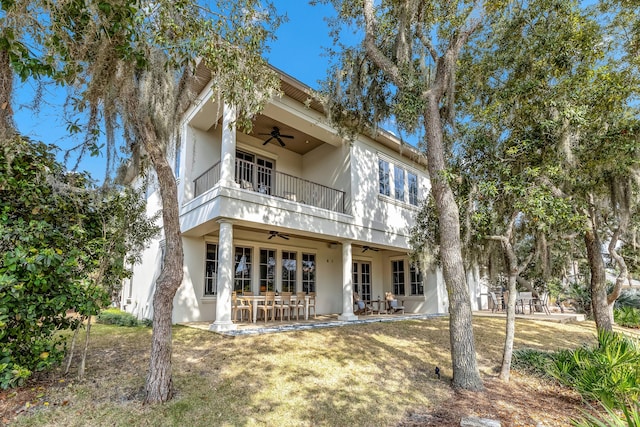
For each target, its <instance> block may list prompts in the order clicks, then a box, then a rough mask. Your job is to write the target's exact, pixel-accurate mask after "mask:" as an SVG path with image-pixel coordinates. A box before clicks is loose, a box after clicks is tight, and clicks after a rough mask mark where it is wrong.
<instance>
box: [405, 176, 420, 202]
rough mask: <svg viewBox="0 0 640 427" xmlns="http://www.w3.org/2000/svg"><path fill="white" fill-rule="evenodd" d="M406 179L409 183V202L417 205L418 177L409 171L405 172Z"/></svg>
mask: <svg viewBox="0 0 640 427" xmlns="http://www.w3.org/2000/svg"><path fill="white" fill-rule="evenodd" d="M407 181H408V183H409V203H411V204H412V205H414V206H418V177H417V176H416V175H415V174H413V173H411V172H408V173H407Z"/></svg>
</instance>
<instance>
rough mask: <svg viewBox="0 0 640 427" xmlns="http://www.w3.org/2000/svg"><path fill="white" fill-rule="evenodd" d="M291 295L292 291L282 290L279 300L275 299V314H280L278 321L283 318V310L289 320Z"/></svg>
mask: <svg viewBox="0 0 640 427" xmlns="http://www.w3.org/2000/svg"><path fill="white" fill-rule="evenodd" d="M291 295H293V292H283V293H282V297H281V299H280V301H276V303H275V305H274V310H275V315H276V317H278V315H280V321H281V322H282V321H283V320H284V312H285V311H286V312H287V317H288V319H289V320H291Z"/></svg>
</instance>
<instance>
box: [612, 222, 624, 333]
mask: <svg viewBox="0 0 640 427" xmlns="http://www.w3.org/2000/svg"><path fill="white" fill-rule="evenodd" d="M627 225H628V221H627V220H626V218H623V219H621V220H620V225H619V226H618V228H617V229H616V230H615V231H614V233H613V236H611V241H610V242H609V255H611V258H612V259H613V260H614V261H615V262H616V263H617V264H618V269H619V272H618V276H617V277H616V283H615V285H614V287H613V290H612V291H611V293H610V294H609V295H607V305H608V310H607V311H608V314H609V319H610V321H611V324H614V323H615V321H614V320H613V305H614V304H615V302H616V300H617V299H618V297H619V296H620V294H621V293H622V286H623V285H624V282H625V281H626V280H627V278H628V276H629V268H628V267H627V263H626V262H625V260H624V258H623V257H622V255H620V254H619V253H618V251H617V249H616V246H617V245H618V241H619V239H620V235H622V233H623V232H624V231H626V228H627Z"/></svg>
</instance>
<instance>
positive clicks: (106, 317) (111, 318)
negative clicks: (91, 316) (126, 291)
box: [96, 308, 140, 326]
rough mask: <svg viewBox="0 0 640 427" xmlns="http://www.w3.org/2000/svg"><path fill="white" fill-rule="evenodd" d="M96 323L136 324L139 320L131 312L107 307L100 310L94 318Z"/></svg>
mask: <svg viewBox="0 0 640 427" xmlns="http://www.w3.org/2000/svg"><path fill="white" fill-rule="evenodd" d="M96 321H97V322H98V323H103V324H105V325H118V326H138V325H139V324H140V322H138V319H137V318H136V317H135V316H134V315H133V314H131V313H127V312H125V311H122V310H118V309H117V308H108V309H106V310H102V311H101V312H100V314H98V317H97V319H96Z"/></svg>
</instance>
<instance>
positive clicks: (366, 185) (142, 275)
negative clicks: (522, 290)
mask: <svg viewBox="0 0 640 427" xmlns="http://www.w3.org/2000/svg"><path fill="white" fill-rule="evenodd" d="M280 76H281V82H282V90H283V93H284V95H283V96H282V97H279V98H276V99H273V100H272V101H271V102H270V103H269V104H268V106H267V107H266V108H265V110H264V111H263V113H262V114H260V115H259V116H257V117H256V118H255V122H254V127H253V131H252V132H251V134H244V133H241V132H238V131H235V130H233V129H231V128H230V125H229V124H230V123H231V122H232V121H233V118H234V111H233V109H230V108H229V107H227V106H224V105H218V104H215V103H214V102H212V101H211V98H212V90H211V83H210V82H209V83H208V84H207V85H204V86H203V87H202V88H201V92H200V96H199V97H198V102H197V103H195V104H194V105H193V106H192V108H191V109H190V110H189V111H188V113H187V114H186V115H185V117H184V120H183V122H182V132H181V134H182V144H181V150H180V152H179V153H178V155H177V156H176V176H177V178H178V189H179V200H180V221H181V225H182V232H183V242H184V255H185V256H184V259H185V265H184V281H183V283H182V286H181V287H180V289H179V290H178V292H177V294H176V296H175V300H174V312H173V321H174V322H187V321H211V322H212V329H215V330H225V329H233V328H234V325H233V324H232V322H231V321H230V305H231V303H230V294H231V291H232V290H236V291H238V292H242V291H251V292H253V293H255V294H257V293H259V292H261V291H267V290H275V291H279V292H282V291H294V292H295V291H304V292H306V293H309V292H315V293H316V301H317V302H316V306H317V307H316V310H317V313H318V314H321V313H338V314H341V318H342V319H345V320H351V319H355V318H357V316H354V315H353V310H352V307H353V306H352V292H353V291H357V292H358V293H359V295H360V296H361V297H362V298H363V299H365V300H374V299H377V298H378V297H379V296H384V293H385V292H386V291H389V292H393V293H394V294H396V295H398V296H399V297H400V298H401V299H403V300H404V306H405V308H406V311H407V312H413V313H444V312H446V311H447V310H448V306H447V304H448V302H447V296H446V290H445V287H444V283H443V280H442V274H441V272H440V271H431V272H420V271H419V270H418V269H417V268H416V267H415V266H413V265H412V264H411V263H410V261H409V257H408V255H407V253H408V251H409V250H410V248H409V232H410V229H411V227H412V226H413V224H414V218H415V216H416V214H417V212H418V205H419V203H420V200H421V199H423V198H425V197H426V196H427V194H428V191H429V187H430V182H429V178H428V174H427V170H426V160H425V158H424V157H423V156H422V155H421V154H420V153H419V152H418V151H417V150H416V149H415V148H413V147H412V146H410V145H407V144H403V143H401V142H400V141H399V140H398V139H397V138H395V137H394V136H393V135H391V134H389V133H385V132H379V133H378V134H377V135H375V136H373V137H372V136H366V135H360V136H359V137H358V138H357V139H356V140H355V141H345V140H344V139H342V138H341V137H339V136H338V135H337V132H336V130H335V129H333V128H331V126H330V125H328V124H327V120H326V118H325V116H324V114H323V113H322V107H321V105H320V104H318V103H316V102H313V101H310V97H309V96H308V89H309V88H308V87H306V86H305V85H303V84H302V83H300V82H299V81H297V80H295V79H293V78H291V77H290V76H287V75H286V74H284V73H280ZM148 202H149V208H150V209H151V210H158V209H160V202H159V194H158V192H157V189H154V188H153V186H152V187H151V188H150V190H149V191H148ZM163 250H164V248H163V241H162V240H159V241H156V242H154V243H153V244H152V245H151V246H150V247H149V248H148V250H147V251H146V252H145V253H144V256H143V262H142V263H141V264H140V265H136V266H135V267H134V272H133V278H132V279H131V281H130V282H128V283H127V284H125V288H124V289H123V292H122V294H123V297H122V305H123V308H124V309H126V310H127V311H130V312H132V313H134V314H136V315H137V316H139V317H151V315H152V313H151V310H152V304H151V301H152V295H153V290H154V283H155V280H156V278H157V276H158V274H159V271H160V268H161V264H162V258H163ZM469 278H470V281H469V282H470V293H471V298H472V303H473V304H474V307H476V308H477V301H478V299H479V290H478V289H477V286H478V285H477V280H475V278H477V274H471V273H470V274H469Z"/></svg>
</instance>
